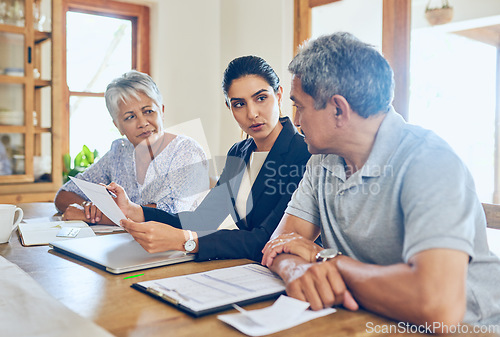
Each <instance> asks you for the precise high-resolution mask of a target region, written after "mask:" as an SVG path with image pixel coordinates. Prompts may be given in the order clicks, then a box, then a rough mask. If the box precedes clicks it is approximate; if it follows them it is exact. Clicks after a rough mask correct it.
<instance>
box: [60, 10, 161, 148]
mask: <svg viewBox="0 0 500 337" xmlns="http://www.w3.org/2000/svg"><path fill="white" fill-rule="evenodd" d="M68 11H74V12H80V13H88V14H96V15H103V16H109V17H113V18H120V19H127V20H130V21H132V69H135V70H138V71H141V72H144V73H148V74H149V73H150V63H151V62H150V27H149V22H150V21H149V7H147V6H144V5H137V4H132V3H128V2H118V1H108V0H64V2H63V25H62V27H63V32H62V33H63V48H62V50H61V52H62V53H63V57H62V59H63V79H64V81H65V83H66V84H65V85H64V88H65V89H66V90H65V95H64V96H65V97H64V98H65V100H64V102H65V106H64V109H63V121H62V124H63V125H64V126H65V127H64V128H63V130H62V135H61V137H62V149H63V153H69V124H70V123H69V98H70V91H69V88H68V85H67V76H66V67H67V63H66V13H67V12H68ZM71 95H72V96H85V97H89V96H90V97H104V93H86V92H71Z"/></svg>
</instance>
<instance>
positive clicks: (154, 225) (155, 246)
mask: <svg viewBox="0 0 500 337" xmlns="http://www.w3.org/2000/svg"><path fill="white" fill-rule="evenodd" d="M120 225H121V226H122V227H123V228H125V230H126V231H127V232H129V233H130V234H131V235H132V236H133V237H134V239H135V240H136V241H137V242H138V243H139V244H140V245H141V246H142V247H143V248H144V249H145V250H146V251H147V252H149V253H159V252H165V251H167V250H181V251H182V250H184V241H185V238H184V233H183V230H182V229H178V228H175V227H172V226H169V225H167V224H164V223H160V222H154V221H148V222H135V221H132V220H129V219H127V220H121V221H120Z"/></svg>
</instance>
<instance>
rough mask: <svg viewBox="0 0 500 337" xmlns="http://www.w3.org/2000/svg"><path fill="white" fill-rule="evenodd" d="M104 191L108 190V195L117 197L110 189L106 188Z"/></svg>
mask: <svg viewBox="0 0 500 337" xmlns="http://www.w3.org/2000/svg"><path fill="white" fill-rule="evenodd" d="M106 191H108V193H109V195H110V196H112V197H113V198H115V199H116V198H118V197H117V196H116V194H114V193H113V192H111V191H110V190H108V189H106Z"/></svg>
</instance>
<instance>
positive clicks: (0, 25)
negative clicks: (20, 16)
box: [0, 23, 24, 34]
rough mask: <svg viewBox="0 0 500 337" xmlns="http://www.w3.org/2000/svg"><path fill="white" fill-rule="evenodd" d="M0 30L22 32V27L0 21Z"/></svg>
mask: <svg viewBox="0 0 500 337" xmlns="http://www.w3.org/2000/svg"><path fill="white" fill-rule="evenodd" d="M0 32H5V33H14V34H24V27H19V26H13V25H6V24H3V23H0Z"/></svg>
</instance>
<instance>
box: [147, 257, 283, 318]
mask: <svg viewBox="0 0 500 337" xmlns="http://www.w3.org/2000/svg"><path fill="white" fill-rule="evenodd" d="M139 284H140V285H142V286H144V287H150V288H153V289H154V290H156V291H158V292H161V293H164V294H166V295H167V296H169V297H170V298H173V299H175V300H177V301H179V303H180V304H182V305H185V306H187V307H189V308H191V309H193V310H195V311H202V310H206V309H210V308H214V307H219V306H223V305H226V304H230V303H236V302H240V301H244V300H248V299H252V298H256V297H259V296H262V295H266V294H272V293H279V292H281V291H284V290H285V285H284V282H283V281H282V280H281V279H280V278H279V277H278V276H276V275H275V274H273V273H272V272H271V271H270V270H269V269H267V268H266V267H263V266H261V265H258V264H247V265H242V266H237V267H229V268H222V269H216V270H211V271H208V272H204V273H197V274H190V275H184V276H176V277H169V278H164V279H160V280H153V281H146V282H140V283H139Z"/></svg>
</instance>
